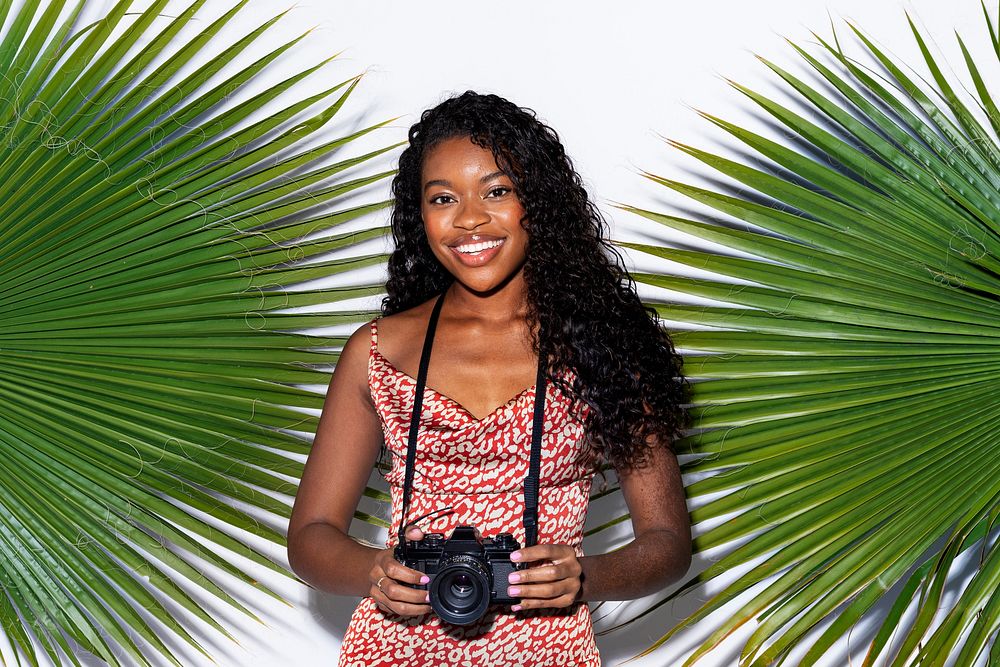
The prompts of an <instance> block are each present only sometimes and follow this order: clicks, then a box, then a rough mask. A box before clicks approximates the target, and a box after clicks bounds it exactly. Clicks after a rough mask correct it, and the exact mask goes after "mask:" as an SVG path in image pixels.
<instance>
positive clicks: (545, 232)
mask: <svg viewBox="0 0 1000 667" xmlns="http://www.w3.org/2000/svg"><path fill="white" fill-rule="evenodd" d="M454 137H468V138H469V139H470V140H471V141H472V142H473V143H474V144H476V145H477V146H480V147H482V148H484V149H487V150H489V151H491V152H492V153H493V156H494V159H495V160H496V162H497V166H498V167H499V168H500V169H501V170H502V171H503V172H504V173H506V174H507V176H508V177H509V178H510V179H511V181H512V182H513V184H514V191H515V193H516V195H517V197H518V199H519V200H520V202H521V205H522V206H523V207H524V209H525V212H526V215H525V218H524V219H523V220H522V225H523V226H524V228H525V230H526V231H527V232H528V246H527V258H526V260H525V264H524V279H525V282H526V283H527V300H528V325H529V330H532V331H534V330H535V328H536V325H537V326H538V327H539V330H540V335H541V338H542V340H532V348H533V350H534V351H535V352H536V353H537V352H538V351H539V350H540V349H545V350H546V351H547V355H548V361H549V378H550V381H552V382H554V383H556V384H557V385H558V386H559V387H560V389H562V390H563V391H564V392H566V393H567V395H568V396H570V397H571V400H575V401H582V402H584V403H586V404H587V405H588V406H589V407H590V410H589V411H588V413H587V417H586V421H585V423H584V426H585V431H586V434H587V435H586V445H587V447H585V450H586V452H587V453H588V456H589V458H590V459H591V461H592V463H593V464H594V465H595V467H601V466H602V465H603V464H604V463H607V464H610V465H612V466H614V467H615V468H616V469H623V468H631V467H637V466H641V465H642V464H643V463H644V462H645V460H646V456H647V454H648V453H649V451H650V447H651V446H652V445H651V442H652V441H655V442H659V443H664V444H666V445H667V446H668V447H669V446H670V443H672V442H673V440H674V439H675V438H676V437H678V436H679V434H680V431H681V430H682V429H683V428H684V426H685V425H686V423H687V422H686V413H685V411H684V408H683V405H684V403H685V401H686V396H687V389H688V386H687V383H686V381H685V380H684V377H683V375H682V374H681V358H680V356H679V355H678V354H677V353H676V352H675V351H674V347H673V344H672V342H671V340H670V337H669V336H668V335H667V334H666V332H665V331H663V330H662V329H661V328H660V326H659V324H658V319H657V314H656V311H655V310H654V309H652V308H649V307H646V306H644V305H643V304H642V302H641V301H640V300H639V297H638V295H637V294H636V290H635V282H634V281H633V279H632V277H631V276H630V275H629V274H628V272H627V270H626V269H625V266H624V261H623V259H622V257H621V255H620V254H619V253H618V251H617V250H616V249H615V248H614V246H612V245H611V244H610V243H609V242H608V241H607V240H606V236H607V227H608V225H607V222H606V221H605V220H604V218H603V217H602V216H601V214H600V212H599V211H598V210H597V207H596V206H594V204H593V203H592V202H591V201H590V198H589V197H588V196H587V192H586V189H585V188H584V186H583V182H582V180H581V178H580V176H579V174H577V172H576V170H575V169H574V168H573V164H572V162H571V161H570V159H569V157H568V156H567V155H566V151H565V149H564V148H563V146H562V144H561V143H560V141H559V137H558V135H557V134H556V132H555V131H554V130H553V129H552V128H550V127H548V126H547V125H545V124H543V123H542V122H541V121H539V120H538V119H537V117H536V115H535V112H534V111H532V110H530V109H525V108H521V107H518V106H517V105H515V104H514V103H512V102H510V101H508V100H505V99H503V98H502V97H498V96H496V95H482V94H478V93H475V92H473V91H468V92H465V93H463V94H461V95H458V96H455V97H452V98H450V99H447V100H445V101H444V102H442V103H440V104H439V105H437V106H435V107H433V108H431V109H428V110H427V111H425V112H424V113H423V114H422V115H421V117H420V121H419V122H417V123H416V124H414V125H413V127H411V128H410V132H409V146H408V147H407V148H406V149H405V150H404V151H403V152H402V154H401V155H400V157H399V171H398V172H397V173H396V176H395V178H394V179H393V181H392V194H393V197H394V200H395V201H394V207H393V210H392V233H393V238H394V241H395V249H394V251H393V252H392V254H391V255H390V257H389V266H388V272H389V277H388V282H387V284H386V290H387V292H388V296H386V297H385V298H384V299H383V301H382V314H383V315H391V314H393V313H398V312H400V311H403V310H407V309H409V308H412V307H414V306H417V305H419V304H421V303H423V302H425V301H427V300H428V299H430V298H432V297H433V296H435V295H437V294H440V293H441V292H443V291H444V290H445V289H447V288H448V286H449V285H450V284H451V283H452V282H453V280H454V278H453V276H452V275H451V274H450V273H449V272H448V271H447V270H446V269H445V268H444V267H443V266H442V265H441V264H440V263H439V262H438V260H437V258H436V257H435V256H434V254H433V253H432V252H431V249H430V246H429V245H428V242H427V237H426V235H425V233H424V227H423V221H422V218H421V214H420V201H421V200H420V193H421V168H422V165H423V160H424V156H425V155H427V152H428V150H429V149H430V148H432V147H433V146H435V145H436V144H438V143H439V142H441V141H443V140H445V139H450V138H454ZM570 285H571V286H572V288H571V289H568V288H567V286H570ZM566 368H571V369H572V370H573V371H574V372H575V375H576V379H575V380H574V381H573V382H572V385H571V386H568V383H565V382H563V381H562V380H561V378H558V377H556V376H555V375H554V374H555V373H557V372H559V371H560V370H563V369H566ZM650 436H655V438H653V440H652V441H651V440H650Z"/></svg>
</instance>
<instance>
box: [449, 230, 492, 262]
mask: <svg viewBox="0 0 1000 667" xmlns="http://www.w3.org/2000/svg"><path fill="white" fill-rule="evenodd" d="M476 236H477V237H478V238H477V239H476V240H475V241H471V240H469V241H461V242H459V243H456V244H455V245H451V246H448V247H449V248H450V249H451V252H452V253H453V254H454V255H455V257H457V258H458V261H460V262H461V263H462V264H464V265H465V266H472V267H475V266H482V265H483V264H486V263H487V262H489V261H490V260H491V259H493V258H494V257H496V256H497V253H499V252H500V250H501V249H502V248H503V247H504V243H501V244H500V245H498V246H496V247H495V248H487V249H486V250H482V251H480V252H479V253H477V254H475V255H467V254H465V253H463V252H459V251H458V249H457V248H458V246H460V245H465V244H466V243H482V242H484V241H487V242H488V241H503V239H502V238H501V237H490V236H485V235H482V234H477V235H476ZM463 238H466V237H463ZM468 238H469V239H471V238H472V237H471V236H470V237H468Z"/></svg>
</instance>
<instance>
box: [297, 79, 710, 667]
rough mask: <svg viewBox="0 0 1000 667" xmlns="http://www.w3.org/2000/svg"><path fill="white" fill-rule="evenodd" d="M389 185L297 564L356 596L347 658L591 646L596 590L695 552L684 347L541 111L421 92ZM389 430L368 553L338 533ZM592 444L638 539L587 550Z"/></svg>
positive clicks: (489, 654)
mask: <svg viewBox="0 0 1000 667" xmlns="http://www.w3.org/2000/svg"><path fill="white" fill-rule="evenodd" d="M393 194H394V196H395V201H394V209H393V215H392V222H393V234H394V238H395V241H396V249H395V251H394V252H393V254H392V256H391V257H390V260H389V280H388V283H387V291H388V296H387V297H386V299H385V301H384V303H383V307H382V312H383V317H381V318H378V319H376V320H374V321H372V322H370V323H368V324H367V325H366V326H363V327H361V328H360V329H359V330H358V331H357V332H355V333H354V335H352V336H351V338H350V339H349V340H348V342H347V344H346V346H345V347H344V350H343V352H342V354H341V357H340V362H339V363H338V365H337V369H336V371H335V372H334V375H333V378H332V380H331V382H330V387H329V391H328V393H327V398H326V403H325V405H324V408H323V414H322V417H321V419H320V424H319V427H318V430H317V436H316V440H315V442H314V444H313V449H312V452H311V454H310V456H309V460H308V462H307V464H306V468H305V472H304V473H303V477H302V483H301V485H300V487H299V492H298V496H297V498H296V503H295V508H294V510H293V513H292V518H291V522H290V524H289V534H288V545H289V552H288V555H289V562H290V564H291V565H292V567H293V569H294V570H295V572H296V573H297V574H298V575H299V576H301V577H302V578H303V579H304V580H305V581H307V582H309V583H311V584H313V585H314V586H316V587H317V588H319V589H322V590H326V591H329V592H333V593H338V594H342V595H358V596H364V599H363V600H362V601H361V603H360V604H359V605H358V607H357V609H356V610H355V612H354V614H353V616H352V618H351V623H350V626H349V627H348V629H347V633H346V635H345V637H344V641H343V644H342V648H341V656H340V664H341V665H365V666H370V665H414V666H416V665H432V664H433V665H437V664H476V665H519V666H543V665H553V666H555V665H560V666H562V665H583V666H588V667H589V666H594V665H599V664H600V655H599V653H598V651H597V647H596V645H595V643H594V635H593V630H592V627H591V622H590V611H589V608H588V606H587V605H586V604H585V603H586V602H587V601H590V600H608V599H613V600H622V599H629V598H635V597H641V596H643V595H646V594H648V593H651V592H653V591H655V590H658V589H660V588H662V587H663V586H664V585H666V584H667V583H668V582H670V581H672V580H675V579H677V578H679V577H680V576H681V575H682V574H683V573H684V572H685V570H686V569H687V567H688V564H689V562H690V551H691V543H690V529H689V525H688V518H687V511H686V507H685V503H684V494H683V489H682V485H681V479H680V474H679V471H678V467H677V461H676V459H675V458H674V455H673V454H672V452H671V450H670V443H671V441H672V440H673V438H674V437H676V435H677V433H678V431H679V429H680V428H681V427H682V425H683V423H684V413H683V410H682V409H681V405H682V403H683V401H684V395H685V383H684V380H683V378H682V377H681V375H680V362H679V358H678V357H677V355H676V354H675V353H674V350H673V347H672V345H671V342H670V339H669V338H668V337H667V336H666V334H665V333H664V332H663V331H662V330H661V329H660V328H659V326H658V325H657V321H656V319H655V317H653V316H652V311H649V310H647V309H645V308H644V307H643V306H642V304H641V302H640V301H639V299H638V297H637V296H636V293H635V289H634V283H633V282H632V281H631V278H630V277H629V276H628V274H627V273H626V272H625V270H624V268H622V265H621V258H620V257H619V256H618V255H617V254H616V253H615V252H614V251H613V250H612V249H611V247H610V246H609V245H608V244H607V242H606V241H605V240H604V232H605V224H604V222H603V220H602V219H601V217H600V215H599V214H598V213H597V211H596V209H595V208H594V206H593V205H592V204H591V202H590V200H589V199H588V197H587V194H586V191H585V190H584V188H583V187H582V185H581V183H580V178H579V176H578V175H577V174H576V172H575V171H574V170H573V167H572V165H571V163H570V161H569V159H568V158H567V157H566V154H565V152H564V150H563V147H562V145H561V144H560V143H559V140H558V137H557V136H556V134H555V132H554V131H552V130H551V129H550V128H548V127H547V126H545V125H543V124H542V123H540V122H539V121H538V120H537V119H536V118H535V116H534V114H533V113H532V112H529V111H527V110H525V109H521V108H518V107H517V106H515V105H514V104H512V103H510V102H508V101H506V100H503V99H501V98H499V97H496V96H493V95H479V94H476V93H471V92H470V93H465V94H463V95H461V96H459V97H456V98H453V99H450V100H447V101H445V102H443V103H442V104H440V105H439V106H438V107H435V108H434V109H431V110H429V111H427V112H425V113H424V114H423V116H422V117H421V120H420V122H419V123H417V124H416V125H415V126H414V127H413V128H412V129H411V130H410V146H409V147H408V148H407V149H406V150H405V151H404V152H403V154H402V155H401V157H400V166H399V172H398V174H397V176H396V178H395V179H394V181H393ZM569 287H572V289H568V288H569ZM433 343H437V345H436V346H433V345H432V344H433ZM432 348H436V350H437V353H436V354H432ZM390 359H392V360H393V361H390ZM431 361H433V363H431ZM532 382H533V383H532ZM431 387H436V388H437V389H431ZM477 415H483V416H482V417H478V416H477ZM380 450H381V451H382V452H383V453H388V454H389V455H390V457H391V467H390V471H389V473H388V474H387V476H386V477H387V480H388V482H389V485H390V488H391V495H392V525H391V527H390V531H389V541H388V544H387V545H386V548H385V549H381V550H380V549H374V548H371V547H366V546H363V545H361V544H359V543H357V542H355V541H354V540H352V539H351V538H350V537H349V536H348V529H349V527H350V521H351V518H352V516H353V515H354V512H355V510H356V508H357V505H358V501H359V498H360V496H361V494H362V492H363V490H364V488H365V484H366V482H367V480H368V477H369V474H370V472H371V469H372V465H373V464H374V462H375V461H376V459H377V457H378V456H379V454H380ZM605 465H609V466H612V467H614V468H615V470H616V472H617V474H618V478H619V481H620V483H621V488H622V491H623V495H624V498H625V500H626V503H627V504H628V507H629V511H630V514H631V517H632V527H633V532H634V534H635V539H634V540H633V541H632V542H631V543H630V544H628V545H627V546H625V547H624V548H622V549H619V550H617V551H616V552H614V553H611V554H604V555H596V556H585V555H584V554H583V550H582V548H581V544H582V541H583V524H584V520H585V518H586V514H587V506H588V501H589V497H590V489H591V482H592V480H593V477H594V473H595V471H597V470H599V469H602V468H603V467H604V466H605ZM425 531H426V532H425Z"/></svg>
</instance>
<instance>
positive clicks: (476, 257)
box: [450, 239, 504, 266]
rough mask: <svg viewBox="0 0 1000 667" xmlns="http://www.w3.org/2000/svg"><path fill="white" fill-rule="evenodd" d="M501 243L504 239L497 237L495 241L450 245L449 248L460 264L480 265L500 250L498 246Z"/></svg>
mask: <svg viewBox="0 0 1000 667" xmlns="http://www.w3.org/2000/svg"><path fill="white" fill-rule="evenodd" d="M503 243H504V239H497V240H496V241H480V242H479V243H466V244H463V245H460V246H450V248H451V251H452V252H453V253H455V256H456V257H458V260H459V261H460V262H462V264H464V265H466V266H482V265H483V264H486V263H487V262H489V261H490V260H491V259H493V258H494V257H495V256H496V255H497V253H499V252H500V247H501V246H502V245H503Z"/></svg>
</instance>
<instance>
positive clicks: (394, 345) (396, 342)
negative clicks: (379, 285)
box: [377, 297, 437, 365]
mask: <svg viewBox="0 0 1000 667" xmlns="http://www.w3.org/2000/svg"><path fill="white" fill-rule="evenodd" d="M436 298H437V297H434V298H431V299H428V300H427V301H424V302H423V303H421V304H419V305H417V306H414V307H413V308H409V309H407V310H403V311H400V312H398V313H394V314H392V315H386V316H385V317H382V318H380V319H379V320H378V324H377V326H378V350H379V353H380V354H382V356H384V357H386V358H388V359H390V360H393V361H394V362H395V361H399V362H401V363H403V365H408V364H406V362H407V361H408V360H409V358H410V356H419V351H420V349H421V347H422V346H423V343H424V333H425V332H426V331H427V322H428V320H430V316H431V310H432V309H433V308H434V301H435V299H436ZM414 351H416V352H414Z"/></svg>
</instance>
